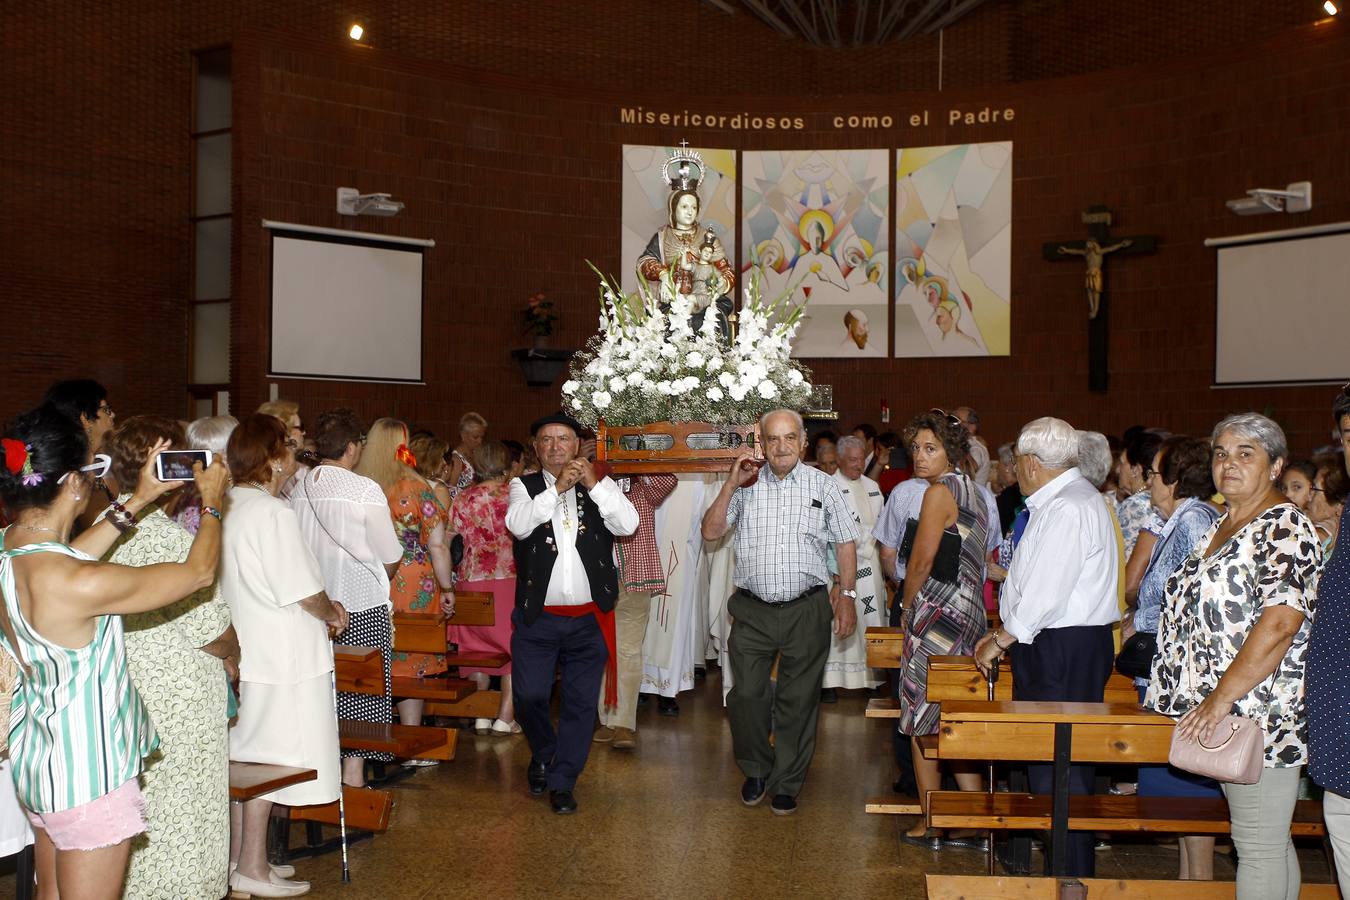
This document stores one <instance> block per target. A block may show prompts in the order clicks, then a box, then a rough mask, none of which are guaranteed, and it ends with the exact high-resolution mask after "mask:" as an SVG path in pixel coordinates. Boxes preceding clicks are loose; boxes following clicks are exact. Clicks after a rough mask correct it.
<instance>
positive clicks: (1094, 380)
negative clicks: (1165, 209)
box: [1041, 206, 1158, 391]
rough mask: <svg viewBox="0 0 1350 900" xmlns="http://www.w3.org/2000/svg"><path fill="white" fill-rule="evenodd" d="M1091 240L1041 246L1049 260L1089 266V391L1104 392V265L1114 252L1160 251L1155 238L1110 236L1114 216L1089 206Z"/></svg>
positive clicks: (1086, 283)
mask: <svg viewBox="0 0 1350 900" xmlns="http://www.w3.org/2000/svg"><path fill="white" fill-rule="evenodd" d="M1083 224H1084V225H1086V226H1088V238H1087V240H1083V241H1052V242H1050V243H1048V244H1043V245H1041V252H1042V254H1043V255H1044V256H1045V258H1046V259H1050V260H1063V259H1069V258H1073V257H1082V259H1083V261H1084V262H1085V263H1086V264H1087V274H1086V277H1085V279H1084V283H1083V287H1084V289H1085V291H1086V294H1087V301H1088V390H1090V391H1105V390H1106V381H1107V337H1108V335H1107V320H1108V317H1107V310H1108V306H1107V296H1106V274H1105V272H1103V271H1102V264H1103V263H1104V262H1105V261H1106V257H1107V256H1108V255H1109V254H1112V253H1119V254H1121V255H1122V256H1124V255H1126V254H1131V253H1152V252H1153V251H1154V250H1156V249H1157V242H1158V239H1157V237H1156V236H1155V235H1151V234H1144V235H1136V236H1134V237H1128V238H1114V237H1112V236H1111V213H1110V211H1109V210H1107V208H1106V207H1105V206H1090V207H1088V209H1087V211H1086V212H1085V213H1083Z"/></svg>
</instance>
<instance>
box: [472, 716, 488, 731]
mask: <svg viewBox="0 0 1350 900" xmlns="http://www.w3.org/2000/svg"><path fill="white" fill-rule="evenodd" d="M473 730H474V733H475V734H487V733H488V732H489V731H491V730H492V720H491V719H474V720H473Z"/></svg>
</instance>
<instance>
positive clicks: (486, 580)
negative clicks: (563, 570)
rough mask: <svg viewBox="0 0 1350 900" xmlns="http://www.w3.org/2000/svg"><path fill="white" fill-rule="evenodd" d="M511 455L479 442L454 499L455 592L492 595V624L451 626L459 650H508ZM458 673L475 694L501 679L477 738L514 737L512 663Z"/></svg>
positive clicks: (512, 571)
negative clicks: (459, 555) (493, 713)
mask: <svg viewBox="0 0 1350 900" xmlns="http://www.w3.org/2000/svg"><path fill="white" fill-rule="evenodd" d="M509 464H510V457H509V455H508V454H507V451H506V447H505V446H503V445H502V444H501V443H499V442H497V441H491V442H489V443H486V444H483V445H482V446H481V447H479V448H477V450H475V451H474V455H473V471H474V477H475V481H476V483H475V484H473V485H472V486H470V487H468V488H466V489H465V490H463V491H462V492H461V493H460V494H459V496H458V497H456V498H455V507H454V512H453V514H452V517H451V525H452V528H453V530H454V531H456V532H458V533H459V534H460V535H461V536H462V537H463V538H464V558H463V559H462V560H461V561H460V564H459V570H458V573H457V574H458V576H459V584H458V590H459V591H461V592H462V591H479V592H482V593H490V594H492V610H493V624H491V625H455V624H453V622H454V620H453V618H452V619H451V623H452V624H451V625H450V626H449V628H448V630H447V635H448V637H449V639H450V640H451V641H453V642H454V643H456V644H458V645H459V652H460V653H461V654H465V653H505V654H509V653H510V652H511V610H512V609H514V608H515V603H516V564H515V560H514V559H513V558H512V555H511V545H512V541H511V532H509V531H507V530H506V507H507V505H508V504H509V502H510V497H511V491H510V488H509V487H508V485H507V477H506V471H507V467H508V466H509ZM459 671H460V674H462V675H465V676H467V677H469V678H472V679H473V680H474V681H475V682H477V684H478V687H479V690H486V689H487V686H488V679H489V678H490V677H491V676H493V675H500V676H501V679H502V701H501V706H500V708H499V709H498V711H497V720H496V721H495V722H494V721H490V720H488V719H477V720H475V721H474V730H475V731H477V732H478V733H479V734H486V733H487V732H489V731H491V732H492V733H493V734H518V733H519V732H520V726H519V725H517V724H516V721H515V710H514V708H513V707H512V704H511V663H510V660H509V658H508V661H507V663H506V665H504V666H502V667H500V668H497V669H480V668H471V667H469V666H461V667H460V669H459Z"/></svg>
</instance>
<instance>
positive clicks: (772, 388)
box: [759, 379, 778, 400]
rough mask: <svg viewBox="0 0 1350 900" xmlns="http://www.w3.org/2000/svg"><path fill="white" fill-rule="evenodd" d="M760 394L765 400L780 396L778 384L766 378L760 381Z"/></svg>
mask: <svg viewBox="0 0 1350 900" xmlns="http://www.w3.org/2000/svg"><path fill="white" fill-rule="evenodd" d="M759 395H760V396H761V397H763V398H764V399H765V400H772V399H773V398H774V397H777V396H778V385H776V384H774V383H773V382H772V381H769V380H767V379H765V380H764V381H761V382H760V383H759Z"/></svg>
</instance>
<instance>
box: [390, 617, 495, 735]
mask: <svg viewBox="0 0 1350 900" xmlns="http://www.w3.org/2000/svg"><path fill="white" fill-rule="evenodd" d="M494 621H496V613H495V610H494V609H493V605H492V594H490V593H488V592H486V591H458V592H456V593H455V614H454V616H452V617H450V619H448V620H447V619H446V618H445V617H444V616H440V615H429V614H425V613H395V614H394V648H395V649H396V650H399V651H401V652H404V653H441V654H445V662H446V664H447V665H448V666H450V667H451V669H455V668H458V667H459V666H469V667H472V668H477V669H497V668H500V667H502V666H504V665H506V663H507V662H509V661H510V659H511V657H510V656H509V655H507V654H505V653H450V652H448V650H449V648H448V646H447V643H446V631H445V628H446V625H447V623H448V624H453V625H491V624H493V622H494ZM394 681H395V684H394V696H395V697H400V698H403V697H407V698H414V699H418V698H420V699H423V700H425V701H426V706H425V707H424V712H425V713H426V715H429V716H448V717H450V718H462V719H492V718H495V717H496V715H497V710H498V709H500V708H501V697H502V695H501V691H491V690H488V691H481V690H478V689H477V686H476V685H474V683H473V682H472V681H470V680H469V679H467V678H457V677H447V678H444V679H420V681H422V682H423V683H424V684H423V686H421V687H419V686H417V685H414V684H413V683H412V682H414V681H418V679H397V678H396V679H394ZM442 681H444V682H454V683H456V684H458V685H461V686H463V687H467V690H464V689H463V687H461V689H460V691H459V693H458V694H457V695H456V694H455V693H454V692H451V691H449V690H445V691H441V692H439V693H434V694H433V693H429V692H427V690H426V685H427V684H430V686H431V687H432V688H433V689H434V688H438V687H440V686H441V685H440V684H438V682H442Z"/></svg>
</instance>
